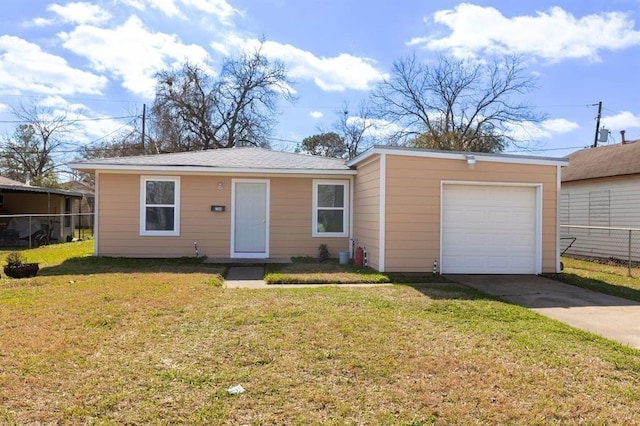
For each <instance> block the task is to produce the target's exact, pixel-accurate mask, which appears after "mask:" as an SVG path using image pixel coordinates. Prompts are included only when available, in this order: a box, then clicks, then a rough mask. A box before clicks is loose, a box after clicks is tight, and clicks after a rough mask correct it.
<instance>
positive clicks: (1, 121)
mask: <svg viewBox="0 0 640 426" xmlns="http://www.w3.org/2000/svg"><path fill="white" fill-rule="evenodd" d="M138 117H139V116H137V115H123V116H121V117H96V118H76V119H71V118H69V119H62V120H38V122H39V123H65V122H66V123H77V122H80V121H107V120H125V119H128V118H138ZM0 123H4V124H20V123H24V124H29V123H31V121H29V120H0Z"/></svg>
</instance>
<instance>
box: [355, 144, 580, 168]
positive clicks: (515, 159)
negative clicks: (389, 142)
mask: <svg viewBox="0 0 640 426" xmlns="http://www.w3.org/2000/svg"><path fill="white" fill-rule="evenodd" d="M376 154H388V155H398V156H406V157H425V158H441V159H449V160H461V161H465V160H466V157H467V156H468V155H473V156H474V157H475V159H476V161H478V162H480V161H488V162H494V163H513V164H533V165H541V166H567V165H569V160H568V159H566V158H548V157H539V158H538V157H525V156H518V155H509V154H485V153H478V152H459V151H452V152H447V151H426V150H425V151H421V150H417V149H416V150H412V149H394V148H380V147H375V148H372V149H370V150H369V151H366V152H364V153H363V154H361V155H360V156H358V157H356V158H354V159H353V160H350V161H348V162H347V163H346V164H347V166H354V165H356V164H359V163H361V162H362V161H364V160H366V159H367V158H369V157H371V156H372V155H376Z"/></svg>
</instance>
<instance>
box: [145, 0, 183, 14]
mask: <svg viewBox="0 0 640 426" xmlns="http://www.w3.org/2000/svg"><path fill="white" fill-rule="evenodd" d="M147 2H148V3H149V6H151V7H152V8H153V9H158V10H160V11H161V12H162V13H164V14H165V15H167V16H169V17H175V16H182V13H181V12H180V9H178V6H176V4H175V2H174V0H147Z"/></svg>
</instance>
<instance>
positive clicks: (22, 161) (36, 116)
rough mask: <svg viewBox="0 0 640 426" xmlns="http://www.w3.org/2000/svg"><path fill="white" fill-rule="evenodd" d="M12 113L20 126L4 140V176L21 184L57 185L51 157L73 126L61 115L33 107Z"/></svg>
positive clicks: (65, 116)
mask: <svg viewBox="0 0 640 426" xmlns="http://www.w3.org/2000/svg"><path fill="white" fill-rule="evenodd" d="M13 114H14V115H15V117H16V118H17V119H18V120H19V121H20V122H21V123H22V124H20V125H18V126H17V128H16V130H15V132H14V134H13V136H12V137H8V138H6V140H5V150H4V152H3V154H2V159H1V162H0V168H1V169H2V172H3V174H4V175H5V176H7V177H10V178H12V179H15V180H19V181H23V182H24V181H27V180H31V182H32V183H33V184H35V185H42V186H56V185H57V179H56V175H55V172H54V169H55V167H56V164H55V161H54V158H53V156H54V154H55V152H56V150H58V149H60V148H62V147H63V145H64V144H65V138H66V137H67V136H68V134H69V133H70V132H72V131H73V130H74V129H75V127H76V123H75V122H74V121H73V120H69V119H67V115H66V114H64V113H56V112H54V111H53V110H52V109H49V108H43V107H39V106H38V105H36V104H31V105H29V106H25V105H20V108H18V109H14V110H13Z"/></svg>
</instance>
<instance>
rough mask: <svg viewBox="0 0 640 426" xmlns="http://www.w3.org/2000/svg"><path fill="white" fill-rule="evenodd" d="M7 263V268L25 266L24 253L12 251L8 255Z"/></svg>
mask: <svg viewBox="0 0 640 426" xmlns="http://www.w3.org/2000/svg"><path fill="white" fill-rule="evenodd" d="M5 262H6V264H7V266H21V265H23V264H24V257H23V256H22V253H20V252H17V251H12V252H11V253H9V254H8V255H7V258H6V259H5Z"/></svg>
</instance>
